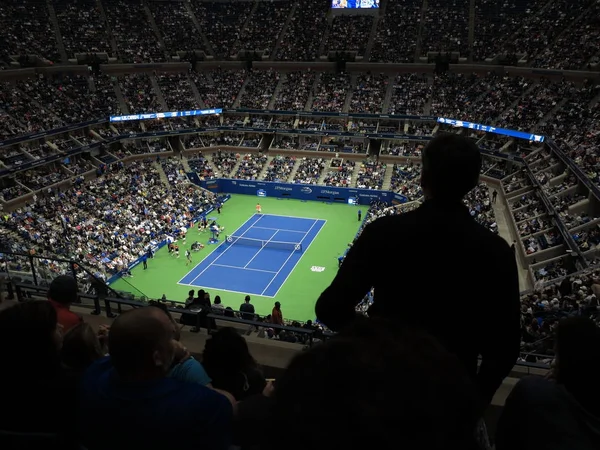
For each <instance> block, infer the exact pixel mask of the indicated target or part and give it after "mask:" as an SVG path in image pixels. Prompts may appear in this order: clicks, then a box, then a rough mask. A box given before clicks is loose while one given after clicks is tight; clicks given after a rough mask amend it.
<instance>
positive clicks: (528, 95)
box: [473, 83, 537, 126]
mask: <svg viewBox="0 0 600 450" xmlns="http://www.w3.org/2000/svg"><path fill="white" fill-rule="evenodd" d="M536 87H537V83H531V86H529V88H527V90H526V91H525V92H523V94H521V96H520V97H519V98H518V99H516V100H515V101H514V102H512V103H511V104H510V105H508V106H507V107H506V109H504V110H503V111H500V114H498V115H497V116H496V119H495V120H494V121H493V125H494V126H497V125H498V120H499V119H500V118H501V117H502V116H503V115H504V113H506V112H508V111H510V110H511V109H514V108H515V107H516V106H517V105H518V104H519V103H520V102H521V100H522V99H524V98H529V97H531V96H530V94H531V92H532V91H533V90H534V89H535V88H536ZM483 95H486V93H484V94H482V95H481V96H479V97H477V100H475V101H474V102H473V103H474V104H475V105H476V104H477V102H478V101H479V100H480V99H481V98H482V96H483Z"/></svg>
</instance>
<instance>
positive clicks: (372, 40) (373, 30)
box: [362, 11, 382, 61]
mask: <svg viewBox="0 0 600 450" xmlns="http://www.w3.org/2000/svg"><path fill="white" fill-rule="evenodd" d="M381 17H382V15H381V11H380V12H379V15H378V16H375V17H374V18H373V24H372V25H371V32H370V33H369V40H368V41H367V47H366V48H365V54H364V55H362V56H363V58H364V59H363V61H369V58H370V57H371V50H373V45H375V37H376V36H377V27H378V26H379V22H380V21H381Z"/></svg>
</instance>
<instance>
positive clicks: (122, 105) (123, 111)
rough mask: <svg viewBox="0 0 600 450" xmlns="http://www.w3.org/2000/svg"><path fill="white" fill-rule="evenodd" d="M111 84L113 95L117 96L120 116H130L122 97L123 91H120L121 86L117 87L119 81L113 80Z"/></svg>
mask: <svg viewBox="0 0 600 450" xmlns="http://www.w3.org/2000/svg"><path fill="white" fill-rule="evenodd" d="M112 84H113V89H114V91H115V95H116V96H117V101H118V102H119V108H120V109H121V114H130V113H131V111H129V106H127V102H126V101H125V97H124V96H123V91H121V86H119V80H118V79H117V78H115V79H114V80H113V82H112Z"/></svg>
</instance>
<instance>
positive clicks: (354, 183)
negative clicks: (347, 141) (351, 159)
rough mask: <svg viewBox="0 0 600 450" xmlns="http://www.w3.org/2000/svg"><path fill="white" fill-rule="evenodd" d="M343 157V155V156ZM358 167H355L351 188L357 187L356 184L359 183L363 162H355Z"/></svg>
mask: <svg viewBox="0 0 600 450" xmlns="http://www.w3.org/2000/svg"><path fill="white" fill-rule="evenodd" d="M342 156H343V155H342ZM355 161H356V166H354V171H353V172H352V180H351V184H350V186H352V187H356V183H357V182H358V174H359V173H360V168H361V166H362V163H363V161H362V160H355Z"/></svg>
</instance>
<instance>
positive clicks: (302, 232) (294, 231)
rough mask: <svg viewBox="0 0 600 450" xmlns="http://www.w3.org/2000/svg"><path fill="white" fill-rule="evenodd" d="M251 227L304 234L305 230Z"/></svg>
mask: <svg viewBox="0 0 600 450" xmlns="http://www.w3.org/2000/svg"><path fill="white" fill-rule="evenodd" d="M252 228H258V229H259V230H272V231H287V232H288V233H301V234H306V231H298V230H284V229H283V228H268V227H252Z"/></svg>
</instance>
